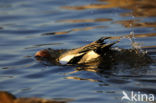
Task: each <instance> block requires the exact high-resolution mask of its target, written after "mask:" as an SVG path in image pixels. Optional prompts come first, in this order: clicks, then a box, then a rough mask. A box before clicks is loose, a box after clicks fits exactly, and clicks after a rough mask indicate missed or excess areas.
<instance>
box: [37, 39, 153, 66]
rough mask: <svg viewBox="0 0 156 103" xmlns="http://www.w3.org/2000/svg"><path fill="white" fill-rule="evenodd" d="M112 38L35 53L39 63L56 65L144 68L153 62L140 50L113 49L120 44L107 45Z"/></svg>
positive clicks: (115, 42)
mask: <svg viewBox="0 0 156 103" xmlns="http://www.w3.org/2000/svg"><path fill="white" fill-rule="evenodd" d="M110 38H111V37H101V38H100V39H98V40H96V41H93V42H91V43H89V44H87V45H84V46H82V47H79V48H75V49H57V50H55V49H51V48H48V49H44V50H40V51H37V52H36V53H35V58H36V59H37V60H39V61H48V62H50V63H52V64H56V65H74V64H76V65H96V66H98V67H107V68H108V67H111V66H113V65H116V64H117V63H118V64H121V63H122V64H128V65H130V66H142V65H146V64H149V63H151V62H152V59H151V58H150V56H149V55H147V54H146V53H143V52H141V51H140V50H138V49H122V48H116V47H113V45H115V44H117V43H118V42H120V40H116V41H114V42H111V43H107V42H106V40H108V39H110Z"/></svg>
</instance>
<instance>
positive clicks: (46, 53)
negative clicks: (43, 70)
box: [35, 49, 51, 60]
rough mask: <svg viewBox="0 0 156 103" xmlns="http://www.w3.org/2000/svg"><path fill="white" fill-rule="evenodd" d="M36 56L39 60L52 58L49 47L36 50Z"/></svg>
mask: <svg viewBox="0 0 156 103" xmlns="http://www.w3.org/2000/svg"><path fill="white" fill-rule="evenodd" d="M35 58H36V59H37V60H42V59H50V58H51V54H50V53H49V51H48V50H47V49H45V50H40V51H38V52H36V54H35Z"/></svg>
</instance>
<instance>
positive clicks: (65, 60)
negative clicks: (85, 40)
mask: <svg viewBox="0 0 156 103" xmlns="http://www.w3.org/2000/svg"><path fill="white" fill-rule="evenodd" d="M74 56H75V55H67V56H65V57H63V58H61V59H60V61H59V62H60V63H61V64H67V63H68V62H69V61H70V60H71V59H72V58H73V57H74Z"/></svg>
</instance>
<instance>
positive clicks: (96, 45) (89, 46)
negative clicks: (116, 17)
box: [77, 37, 110, 53]
mask: <svg viewBox="0 0 156 103" xmlns="http://www.w3.org/2000/svg"><path fill="white" fill-rule="evenodd" d="M109 38H110V37H101V38H100V39H98V40H96V41H94V42H92V43H90V44H87V45H85V46H83V47H80V48H77V50H78V52H79V53H83V52H87V51H90V50H96V49H97V48H99V47H101V46H103V45H104V44H106V43H105V42H104V40H106V39H109Z"/></svg>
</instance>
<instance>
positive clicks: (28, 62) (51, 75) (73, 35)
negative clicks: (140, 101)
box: [0, 0, 156, 103]
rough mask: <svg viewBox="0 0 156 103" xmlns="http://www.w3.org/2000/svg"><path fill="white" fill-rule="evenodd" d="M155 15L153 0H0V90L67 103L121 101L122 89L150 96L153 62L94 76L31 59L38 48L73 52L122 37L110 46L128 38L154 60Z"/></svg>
mask: <svg viewBox="0 0 156 103" xmlns="http://www.w3.org/2000/svg"><path fill="white" fill-rule="evenodd" d="M155 12H156V1H155V0H85V1H84V0H76V1H75V0H60V1H59V0H33V1H32V0H14V1H11V0H5V1H4V0H1V1H0V47H1V50H0V61H1V62H0V78H1V79H0V90H3V91H8V92H11V93H13V94H15V95H16V96H17V97H42V98H57V99H60V98H61V99H72V101H71V103H108V102H109V103H121V102H122V101H121V97H122V96H123V94H122V91H126V92H127V93H130V92H131V91H135V92H138V91H140V92H142V93H152V94H154V95H155V94H156V87H155V85H156V64H155V63H152V64H149V65H147V66H143V67H140V68H138V69H136V68H129V67H126V66H122V65H120V66H119V67H117V69H116V70H106V71H104V72H102V73H99V72H94V71H92V70H83V69H82V68H78V67H75V66H56V65H51V66H47V65H44V64H42V63H40V62H38V61H36V60H35V58H34V54H35V52H37V51H38V50H41V49H46V48H53V49H62V48H63V49H71V48H77V47H80V46H83V45H85V44H88V43H90V42H92V41H95V40H97V39H98V38H100V37H102V36H112V37H113V38H112V39H114V40H116V39H119V38H123V37H124V38H123V39H121V41H120V43H118V44H117V45H115V46H118V47H120V48H125V49H128V48H132V46H131V43H132V41H131V39H133V40H134V41H135V42H136V43H139V44H140V45H141V47H142V48H143V49H145V50H147V51H148V53H149V55H150V57H151V58H152V59H154V60H155V59H156V13H155ZM155 98H156V97H155ZM124 102H128V101H124Z"/></svg>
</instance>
